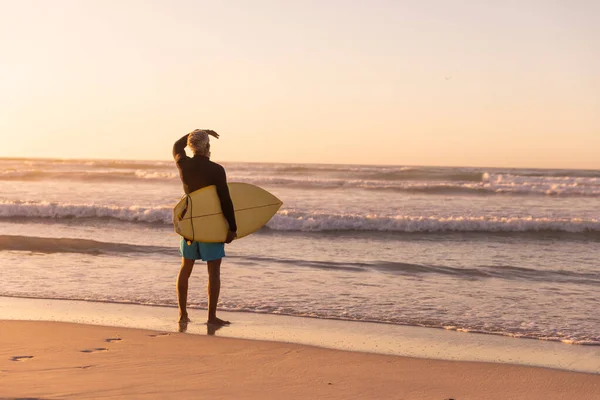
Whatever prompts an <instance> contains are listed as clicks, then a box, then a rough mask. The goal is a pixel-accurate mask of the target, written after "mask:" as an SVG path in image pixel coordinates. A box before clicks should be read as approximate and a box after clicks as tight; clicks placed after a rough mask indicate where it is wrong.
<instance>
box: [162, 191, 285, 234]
mask: <svg viewBox="0 0 600 400" xmlns="http://www.w3.org/2000/svg"><path fill="white" fill-rule="evenodd" d="M228 186H229V194H230V195H231V201H232V202H233V209H234V210H235V221H236V223H237V235H238V236H237V238H238V239H240V238H243V237H244V236H248V235H249V234H251V233H253V232H256V231H257V230H259V229H260V228H261V227H262V226H264V225H265V224H266V223H267V222H269V220H270V219H271V218H272V217H273V215H275V213H276V212H277V210H279V208H280V207H281V205H282V204H283V203H282V201H281V200H279V199H278V198H277V197H275V196H274V195H272V194H271V193H269V192H267V191H266V190H264V189H262V188H260V187H258V186H255V185H251V184H249V183H239V182H231V183H229V184H228ZM173 225H174V227H175V232H177V233H178V234H179V235H181V236H183V237H184V238H186V239H187V240H195V241H197V242H209V243H210V242H213V243H220V242H224V241H225V238H226V237H227V232H228V230H229V225H228V224H227V220H226V219H225V216H223V212H222V210H221V203H220V202H219V195H218V194H217V188H216V186H207V187H205V188H202V189H199V190H196V191H195V192H192V193H190V194H189V195H185V196H183V197H182V198H181V200H180V201H179V203H177V205H176V206H175V207H174V208H173Z"/></svg>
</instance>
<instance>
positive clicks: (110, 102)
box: [0, 0, 600, 168]
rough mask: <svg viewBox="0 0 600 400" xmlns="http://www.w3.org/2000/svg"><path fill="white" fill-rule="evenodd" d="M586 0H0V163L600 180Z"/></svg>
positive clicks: (593, 6) (596, 50)
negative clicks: (436, 168)
mask: <svg viewBox="0 0 600 400" xmlns="http://www.w3.org/2000/svg"><path fill="white" fill-rule="evenodd" d="M599 18H600V1H594V0H590V1H584V0H563V1H558V0H545V1H529V0H520V1H512V0H503V1H498V0H488V1H485V0H481V1H475V0H472V1H466V0H420V1H417V0H414V1H402V0H396V1H391V0H388V1H384V0H369V1H367V0H364V1H356V0H353V1H351V0H347V1H342V0H336V1H334V0H315V1H309V0H305V1H303V0H296V1H292V0H289V1H286V0H278V1H276V0H271V1H267V0H248V1H225V0H223V1H215V0H212V1H201V0H197V1H177V0H169V1H166V0H165V1H150V0H148V1H142V0H139V1H134V0H113V1H111V0H97V1H86V0H73V1H64V0H52V1H49V0H47V1H46V0H41V1H26V0H18V1H17V0H0V156H13V157H19V156H20V157H67V158H88V157H89V158H134V159H168V158H170V157H171V148H172V145H173V142H174V141H175V140H176V139H178V138H179V137H181V136H182V135H183V134H185V133H186V132H189V131H191V130H193V129H195V128H210V129H214V130H216V131H217V132H219V133H220V134H221V139H220V140H219V141H216V142H215V143H213V146H212V150H213V158H214V159H215V160H222V161H265V162H271V161H275V162H322V163H361V164H365V163H366V164H413V165H414V164H420V165H481V166H523V167H571V168H600V23H598V21H599Z"/></svg>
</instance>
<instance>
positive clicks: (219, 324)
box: [206, 317, 231, 326]
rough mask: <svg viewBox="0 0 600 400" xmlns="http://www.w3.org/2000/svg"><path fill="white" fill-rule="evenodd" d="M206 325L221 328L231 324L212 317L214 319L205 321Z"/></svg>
mask: <svg viewBox="0 0 600 400" xmlns="http://www.w3.org/2000/svg"><path fill="white" fill-rule="evenodd" d="M206 323H207V324H211V325H217V326H223V325H229V324H231V322H229V321H224V320H222V319H220V318H217V317H214V318H209V319H208V321H206Z"/></svg>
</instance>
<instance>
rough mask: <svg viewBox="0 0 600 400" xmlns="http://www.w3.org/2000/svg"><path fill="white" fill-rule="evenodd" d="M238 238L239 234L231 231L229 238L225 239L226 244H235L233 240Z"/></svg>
mask: <svg viewBox="0 0 600 400" xmlns="http://www.w3.org/2000/svg"><path fill="white" fill-rule="evenodd" d="M236 237H237V232H232V231H229V232H227V238H226V239H225V243H228V244H229V243H231V242H233V239H235V238H236Z"/></svg>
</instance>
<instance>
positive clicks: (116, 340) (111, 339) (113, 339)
mask: <svg viewBox="0 0 600 400" xmlns="http://www.w3.org/2000/svg"><path fill="white" fill-rule="evenodd" d="M121 340H123V339H121V338H118V337H117V338H108V339H104V341H105V342H106V343H114V342H120V341H121Z"/></svg>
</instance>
